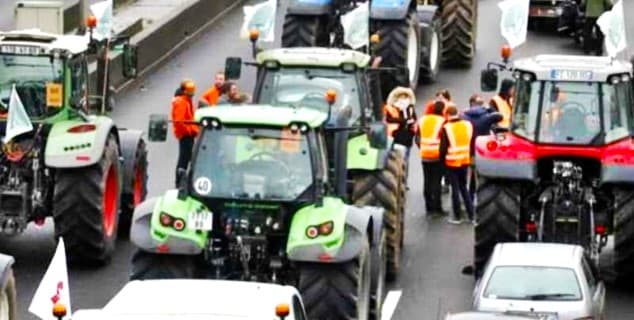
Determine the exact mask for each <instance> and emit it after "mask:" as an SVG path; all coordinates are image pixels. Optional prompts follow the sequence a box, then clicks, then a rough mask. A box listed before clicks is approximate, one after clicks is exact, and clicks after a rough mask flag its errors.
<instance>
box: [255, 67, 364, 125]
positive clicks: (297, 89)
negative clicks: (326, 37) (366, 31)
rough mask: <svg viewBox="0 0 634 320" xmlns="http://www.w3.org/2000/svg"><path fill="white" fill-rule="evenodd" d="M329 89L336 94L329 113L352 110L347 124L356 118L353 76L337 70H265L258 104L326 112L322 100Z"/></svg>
mask: <svg viewBox="0 0 634 320" xmlns="http://www.w3.org/2000/svg"><path fill="white" fill-rule="evenodd" d="M329 89H332V90H335V91H336V92H337V100H336V102H335V104H334V105H333V110H338V109H339V108H341V107H342V106H350V107H351V108H352V117H351V119H352V120H351V123H350V124H352V123H353V122H355V121H357V120H358V119H359V118H360V114H361V111H360V110H361V107H360V101H359V94H360V93H359V90H358V85H357V79H356V76H355V74H354V73H345V72H343V71H342V70H341V69H338V68H330V69H328V68H313V69H306V68H280V69H267V70H266V75H265V78H264V83H263V85H262V88H261V91H260V99H259V101H258V102H259V103H262V104H271V105H277V106H294V107H299V106H301V107H306V108H312V109H317V110H321V111H324V112H328V102H326V99H325V98H324V96H325V93H326V91H328V90H329Z"/></svg>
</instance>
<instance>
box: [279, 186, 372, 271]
mask: <svg viewBox="0 0 634 320" xmlns="http://www.w3.org/2000/svg"><path fill="white" fill-rule="evenodd" d="M373 211H376V209H370V208H369V207H355V206H350V205H347V204H345V203H343V201H342V200H341V199H338V198H331V197H326V198H324V204H323V205H322V206H321V207H317V206H315V205H310V206H307V207H304V208H302V209H300V210H299V211H297V212H296V213H295V215H294V216H293V221H292V223H291V228H290V232H289V239H288V242H287V247H286V253H287V255H288V258H289V259H290V260H292V261H301V262H319V263H341V262H346V261H350V260H352V259H354V258H355V257H357V256H358V255H359V253H360V252H361V250H362V248H363V242H364V241H366V235H367V236H370V235H369V234H368V228H369V227H370V224H371V223H372V217H373V215H374V214H377V215H378V213H374V212H373ZM328 221H332V222H333V224H334V226H333V230H332V232H331V233H330V234H328V235H320V236H316V237H314V238H310V237H309V231H308V230H309V228H311V227H317V226H319V225H320V224H323V223H327V222H328ZM372 230H373V229H372ZM370 232H372V231H370ZM372 233H374V232H372ZM380 235H381V234H380V231H379V233H378V236H379V237H380ZM370 241H371V242H374V241H378V240H375V239H374V236H373V237H372V239H370ZM377 243H378V242H377Z"/></svg>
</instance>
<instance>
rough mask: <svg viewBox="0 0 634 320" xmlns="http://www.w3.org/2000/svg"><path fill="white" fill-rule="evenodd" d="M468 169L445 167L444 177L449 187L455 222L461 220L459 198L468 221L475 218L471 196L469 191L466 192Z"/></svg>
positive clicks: (466, 167)
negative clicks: (462, 202) (465, 210)
mask: <svg viewBox="0 0 634 320" xmlns="http://www.w3.org/2000/svg"><path fill="white" fill-rule="evenodd" d="M468 168H469V167H468V166H462V167H459V168H454V167H447V168H446V171H445V176H446V177H447V180H449V183H450V185H451V206H452V208H453V214H454V218H455V219H456V220H460V219H461V218H462V217H461V216H460V198H462V201H464V206H465V208H466V209H467V215H468V216H469V220H473V218H474V216H475V210H474V208H473V201H472V200H471V194H470V193H469V190H467V170H468Z"/></svg>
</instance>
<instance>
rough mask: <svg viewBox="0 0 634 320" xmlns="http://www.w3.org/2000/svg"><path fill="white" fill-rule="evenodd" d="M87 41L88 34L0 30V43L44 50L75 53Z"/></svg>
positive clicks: (86, 47) (80, 50)
mask: <svg viewBox="0 0 634 320" xmlns="http://www.w3.org/2000/svg"><path fill="white" fill-rule="evenodd" d="M89 42H90V41H89V38H88V36H77V35H58V34H52V33H46V32H42V31H40V30H39V29H28V30H16V31H9V32H0V45H4V44H10V45H25V46H37V47H40V48H42V49H44V50H45V51H46V52H49V51H51V50H54V49H58V50H66V51H69V52H70V53H72V54H77V53H81V52H84V51H86V50H87V49H88V44H89Z"/></svg>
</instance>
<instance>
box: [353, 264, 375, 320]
mask: <svg viewBox="0 0 634 320" xmlns="http://www.w3.org/2000/svg"><path fill="white" fill-rule="evenodd" d="M364 258H365V260H364V261H363V265H361V270H360V271H361V274H360V275H359V278H360V279H361V283H360V284H359V293H360V294H359V303H358V305H357V311H358V313H359V314H358V319H359V320H367V319H369V317H368V316H369V313H370V298H371V297H370V295H371V292H370V289H371V288H370V287H371V283H372V278H371V274H370V263H369V262H368V259H370V257H369V256H367V255H366V256H365V257H364ZM362 295H363V296H362Z"/></svg>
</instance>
